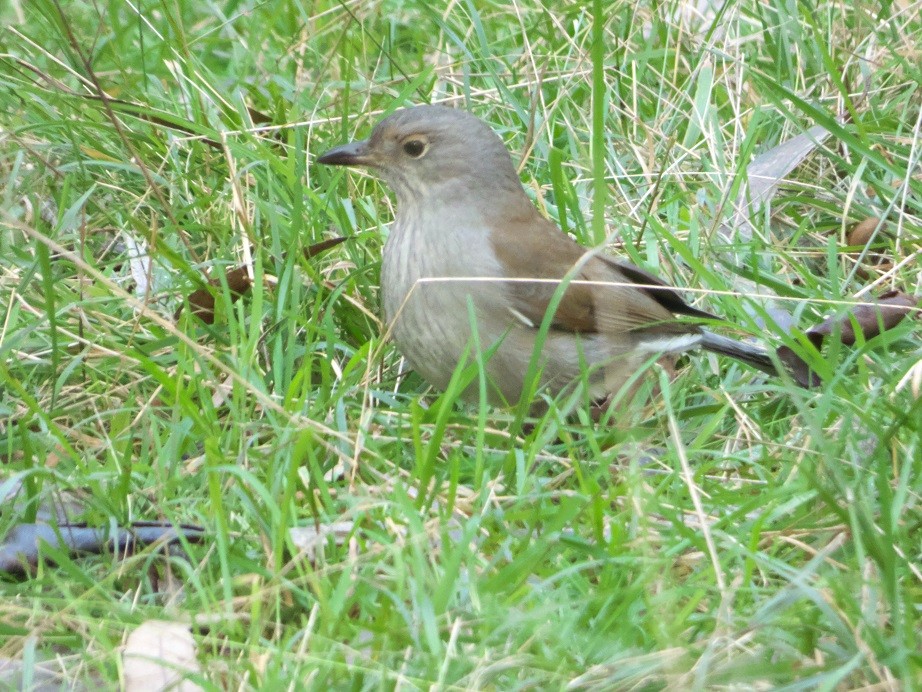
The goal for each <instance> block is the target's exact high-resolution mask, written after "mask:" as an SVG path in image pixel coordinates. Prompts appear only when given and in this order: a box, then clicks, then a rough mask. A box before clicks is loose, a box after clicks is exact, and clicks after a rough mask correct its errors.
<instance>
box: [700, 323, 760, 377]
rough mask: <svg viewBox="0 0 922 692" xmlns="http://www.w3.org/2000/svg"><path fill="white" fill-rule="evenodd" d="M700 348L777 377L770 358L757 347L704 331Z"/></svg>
mask: <svg viewBox="0 0 922 692" xmlns="http://www.w3.org/2000/svg"><path fill="white" fill-rule="evenodd" d="M701 348H703V349H704V350H705V351H710V352H711V353H718V354H720V355H722V356H730V357H731V358H736V359H737V360H739V361H742V362H744V363H746V364H747V365H750V366H752V367H754V368H756V369H758V370H761V371H762V372H767V373H768V374H769V375H775V376H777V375H778V368H776V367H775V363H774V362H773V361H772V359H771V356H769V355H768V352H767V351H766V350H765V349H763V348H761V347H759V346H754V345H752V344H747V343H743V342H742V341H735V340H733V339H728V338H727V337H725V336H720V335H719V334H714V333H713V332H708V331H705V332H704V338H703V339H702V340H701Z"/></svg>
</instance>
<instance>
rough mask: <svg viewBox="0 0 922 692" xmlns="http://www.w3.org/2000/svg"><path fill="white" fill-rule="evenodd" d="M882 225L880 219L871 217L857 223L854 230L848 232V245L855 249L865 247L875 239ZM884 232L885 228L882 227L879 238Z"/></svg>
mask: <svg viewBox="0 0 922 692" xmlns="http://www.w3.org/2000/svg"><path fill="white" fill-rule="evenodd" d="M879 225H880V219H879V218H877V217H876V216H869V217H868V218H866V219H864V220H863V221H859V222H858V223H856V224H855V225H854V226H853V227H852V230H850V231H849V232H848V238H847V239H846V240H847V242H848V244H849V245H851V246H853V247H856V246H857V247H864V246H865V245H867V244H868V243H869V242H871V238H873V237H874V231H876V230H877V227H878V226H879ZM883 232H884V228H883V227H881V229H880V232H879V233H878V234H877V235H878V236H879V235H881V234H882V233H883Z"/></svg>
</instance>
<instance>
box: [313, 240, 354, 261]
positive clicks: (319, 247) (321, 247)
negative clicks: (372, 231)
mask: <svg viewBox="0 0 922 692" xmlns="http://www.w3.org/2000/svg"><path fill="white" fill-rule="evenodd" d="M346 240H349V236H345V235H341V236H337V237H336V238H327V239H326V240H321V241H320V242H319V243H314V244H313V245H308V246H307V247H306V248H304V259H310V258H311V257H316V256H317V255H319V254H320V253H321V252H325V251H327V250H329V249H330V248H331V247H336V246H337V245H339V244H340V243H342V242H345V241H346Z"/></svg>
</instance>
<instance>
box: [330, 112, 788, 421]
mask: <svg viewBox="0 0 922 692" xmlns="http://www.w3.org/2000/svg"><path fill="white" fill-rule="evenodd" d="M317 161H318V162H319V163H321V164H325V165H329V166H348V167H362V168H365V169H370V171H371V172H372V173H373V174H374V175H376V176H377V177H379V178H380V179H382V180H383V181H384V183H385V184H386V185H387V186H388V187H389V188H390V189H391V190H392V191H393V193H394V194H395V195H396V211H395V214H394V221H393V224H392V225H391V227H390V230H389V234H388V236H387V239H386V241H385V244H384V249H383V256H382V263H381V277H380V290H381V306H382V309H383V318H384V324H385V325H386V327H387V329H388V330H389V332H390V336H391V338H392V339H393V341H394V342H395V343H396V346H397V349H398V351H399V352H400V354H401V355H402V356H403V357H404V358H405V359H406V361H407V362H408V363H409V365H410V366H411V367H412V368H413V369H414V370H416V371H417V372H418V373H419V374H420V375H421V376H422V378H423V379H424V380H425V381H426V382H428V383H429V384H430V385H431V386H432V387H434V388H436V389H439V390H445V389H446V388H447V387H448V385H449V382H450V380H451V378H452V375H453V373H454V372H455V370H456V368H457V367H458V366H459V364H464V363H471V362H474V361H475V359H477V358H481V359H482V362H484V370H485V372H486V375H487V381H488V387H487V398H488V401H489V403H491V404H496V405H501V406H502V405H505V406H511V405H516V404H517V403H519V401H520V400H521V399H522V397H523V395H525V396H531V397H532V403H531V404H530V405H532V406H533V407H534V409H535V410H538V409H539V408H540V407H541V405H542V404H541V401H542V398H541V397H537V396H535V394H536V393H542V392H543V393H546V394H547V395H549V396H551V397H554V396H559V395H560V394H561V393H563V392H567V391H571V388H573V387H577V386H583V385H586V386H588V392H587V394H588V396H589V398H590V400H591V401H593V402H602V401H606V400H608V399H614V398H616V396H617V395H618V393H619V391H620V390H621V389H622V388H623V387H625V386H626V385H629V383H632V382H634V381H635V380H636V378H635V375H636V374H637V372H638V370H639V369H641V368H643V367H645V365H646V364H649V363H651V362H653V361H655V360H656V359H657V358H658V357H659V356H662V355H665V354H678V353H681V352H684V351H688V350H691V349H695V348H701V349H704V350H706V351H710V352H713V353H717V354H721V355H725V356H730V357H732V358H735V359H738V360H740V361H742V362H744V363H747V364H748V365H750V366H752V367H754V368H757V369H759V370H761V371H764V372H766V373H769V374H772V375H777V374H778V372H779V371H778V369H777V368H776V365H775V361H774V360H773V359H772V357H771V356H770V355H769V354H768V353H767V352H766V351H765V350H764V349H762V348H761V347H759V346H757V345H754V344H750V343H744V342H740V341H736V340H734V339H731V338H728V337H725V336H721V335H719V334H716V333H714V332H711V331H709V330H707V329H705V328H703V327H702V326H701V323H702V322H703V321H712V320H716V319H717V318H716V317H714V316H713V315H712V314H710V313H708V312H706V311H704V310H701V309H699V308H696V307H693V306H691V305H689V304H688V303H686V302H685V301H684V300H683V299H682V298H681V296H680V295H679V293H678V292H677V290H676V289H675V288H673V287H671V286H669V285H668V284H666V283H665V282H663V281H662V280H660V279H659V278H657V277H655V276H654V275H652V274H650V273H648V272H647V271H645V270H643V269H641V268H639V267H637V266H635V265H633V264H631V263H629V262H626V261H624V260H622V259H619V258H616V257H614V256H611V255H609V254H607V253H605V252H602V251H600V250H599V249H598V248H595V249H593V248H586V247H583V246H582V245H580V244H579V243H578V242H577V241H576V240H574V239H573V238H571V237H570V236H569V235H568V234H566V233H564V232H563V231H562V230H561V229H560V227H559V226H558V225H557V224H556V223H554V222H553V221H551V220H549V219H547V218H545V217H544V216H543V215H542V214H541V213H540V212H539V211H538V209H537V208H536V207H535V205H534V203H533V202H532V201H531V199H530V198H529V197H528V195H527V194H526V192H525V189H524V187H523V186H522V182H521V180H520V178H519V174H518V172H517V170H516V167H515V164H514V163H513V160H512V156H511V154H510V153H509V150H508V149H507V148H506V146H505V144H504V143H503V141H502V139H501V138H500V137H499V135H498V134H497V133H496V132H494V131H493V129H491V127H490V126H489V125H487V124H486V123H485V122H484V121H482V120H481V119H479V118H478V117H476V116H475V115H473V114H471V113H468V112H467V111H464V110H461V109H456V108H452V107H448V106H443V105H418V106H411V107H407V108H403V109H401V110H397V111H395V112H394V113H392V114H391V115H389V116H387V117H386V118H384V119H383V120H381V121H380V122H378V123H377V124H376V125H375V126H374V128H373V129H372V132H371V135H370V137H368V139H364V140H360V141H354V142H350V143H347V144H342V145H340V146H336V147H334V148H332V149H330V150H329V151H327V152H325V153H324V154H322V155H321V156H320V157H319V158H318V159H317ZM551 311H552V312H551ZM549 312H551V314H550V316H549V324H544V323H545V317H546V316H548V313H549ZM478 351H479V353H478ZM535 365H537V366H538V370H537V372H539V373H540V378H539V379H538V380H537V383H536V384H537V387H535V386H534V383H535V381H534V375H533V373H534V372H536V370H535V367H534V366H535ZM462 397H463V398H464V399H467V400H468V401H477V400H478V399H479V397H480V387H479V384H478V382H477V381H474V382H472V383H471V384H470V385H469V386H468V387H467V389H465V390H464V392H463V393H462Z"/></svg>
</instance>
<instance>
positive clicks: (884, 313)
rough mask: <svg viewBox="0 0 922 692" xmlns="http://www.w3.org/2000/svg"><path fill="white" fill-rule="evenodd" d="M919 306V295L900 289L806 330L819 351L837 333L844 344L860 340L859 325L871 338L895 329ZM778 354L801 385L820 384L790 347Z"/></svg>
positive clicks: (812, 385) (865, 335)
mask: <svg viewBox="0 0 922 692" xmlns="http://www.w3.org/2000/svg"><path fill="white" fill-rule="evenodd" d="M918 305H919V298H918V297H916V296H911V295H909V294H907V293H902V292H900V291H890V292H889V293H885V294H884V295H882V296H881V297H880V298H879V299H878V300H877V301H876V302H875V303H874V304H864V305H858V306H856V307H855V308H853V309H852V310H850V311H849V312H847V313H845V314H844V315H837V316H835V317H828V318H826V319H825V320H823V322H822V323H821V324H819V325H818V326H816V327H813V328H812V329H810V330H809V331H808V332H807V338H808V339H809V340H810V342H811V343H812V344H813V345H814V347H816V349H817V350H819V349H820V347H821V346H822V345H823V342H824V341H825V339H826V337H827V336H829V335H830V334H838V335H839V338H840V339H841V341H842V343H843V344H845V345H846V346H851V345H852V344H854V343H855V341H856V340H857V334H856V332H855V327H856V326H857V327H858V329H859V330H860V332H861V335H862V338H863V339H871V338H873V337H875V336H877V335H878V334H880V333H882V332H885V331H886V330H888V329H893V328H894V327H895V326H896V325H898V324H899V323H900V322H902V321H903V318H904V317H906V316H907V315H909V314H911V313H912V312H914V311H915V310H916V308H917V306H918ZM778 357H779V358H780V359H781V361H782V362H784V363H786V364H787V365H788V367H790V368H791V373H792V375H793V377H794V379H795V380H796V381H797V383H798V384H800V385H802V386H804V387H814V386H816V385H817V384H819V378H818V376H817V375H816V373H815V372H813V371H812V370H810V367H809V366H808V365H807V363H806V362H804V360H803V359H801V358H800V356H798V355H797V354H796V353H794V351H793V350H792V349H791V348H789V347H787V346H782V347H780V348H779V349H778Z"/></svg>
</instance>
